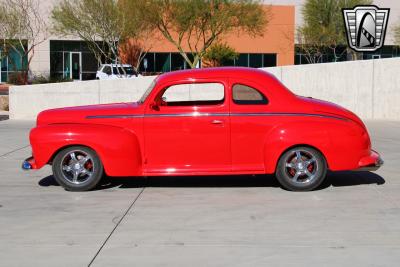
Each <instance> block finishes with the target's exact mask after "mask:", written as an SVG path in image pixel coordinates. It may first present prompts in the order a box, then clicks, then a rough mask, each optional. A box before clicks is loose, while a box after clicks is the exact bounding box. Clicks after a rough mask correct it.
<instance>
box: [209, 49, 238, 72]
mask: <svg viewBox="0 0 400 267" xmlns="http://www.w3.org/2000/svg"><path fill="white" fill-rule="evenodd" d="M238 57H239V54H238V53H237V52H236V51H235V49H233V48H232V47H230V46H229V45H227V44H214V45H212V46H211V47H210V48H209V49H208V50H207V52H206V54H205V55H204V59H205V60H206V61H207V62H206V63H208V64H206V65H208V66H210V67H219V66H224V65H225V64H227V63H229V62H231V61H233V60H235V59H238Z"/></svg>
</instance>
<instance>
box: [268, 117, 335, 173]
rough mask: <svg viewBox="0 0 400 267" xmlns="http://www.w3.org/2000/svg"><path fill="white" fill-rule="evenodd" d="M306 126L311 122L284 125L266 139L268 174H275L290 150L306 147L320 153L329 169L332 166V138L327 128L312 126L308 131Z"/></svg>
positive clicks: (276, 128) (279, 126)
mask: <svg viewBox="0 0 400 267" xmlns="http://www.w3.org/2000/svg"><path fill="white" fill-rule="evenodd" d="M304 124H307V125H310V121H296V122H295V123H293V122H292V123H291V124H288V123H283V124H280V125H277V126H276V127H275V128H274V129H273V130H272V131H271V132H269V133H268V134H267V135H266V137H265V142H264V166H265V172H266V173H268V174H272V173H275V171H276V166H277V164H278V161H279V159H280V157H281V156H282V155H283V154H284V153H285V152H286V151H288V150H289V149H292V148H293V147H298V146H305V147H310V148H313V149H316V150H317V151H319V152H320V153H321V154H322V155H323V157H324V159H325V161H326V163H327V166H328V168H329V166H331V160H330V159H331V156H330V154H331V150H330V147H331V144H332V142H331V137H330V134H328V130H327V129H328V128H327V127H321V125H316V124H311V126H310V127H309V129H308V130H307V131H304V130H303V131H302V130H301V129H304Z"/></svg>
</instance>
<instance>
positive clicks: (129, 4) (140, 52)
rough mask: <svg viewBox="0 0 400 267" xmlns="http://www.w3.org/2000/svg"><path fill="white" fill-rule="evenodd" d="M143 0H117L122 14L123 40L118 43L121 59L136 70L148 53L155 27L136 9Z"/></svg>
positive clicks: (154, 40)
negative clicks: (123, 21)
mask: <svg viewBox="0 0 400 267" xmlns="http://www.w3.org/2000/svg"><path fill="white" fill-rule="evenodd" d="M141 1H143V0H119V2H118V4H119V7H120V9H121V10H122V11H123V14H124V20H125V23H124V26H125V29H124V40H123V42H121V43H120V46H119V51H120V52H121V59H122V61H123V62H127V63H129V64H131V65H132V66H134V67H135V68H136V69H137V70H138V69H139V67H140V63H141V62H142V60H143V59H144V58H145V56H146V54H147V53H148V52H149V51H150V49H151V48H152V46H153V45H154V42H157V41H158V38H156V37H155V27H154V26H153V25H152V24H149V23H147V22H146V20H145V19H144V18H145V16H146V14H144V13H143V12H142V10H140V9H139V8H138V6H139V5H140V3H141Z"/></svg>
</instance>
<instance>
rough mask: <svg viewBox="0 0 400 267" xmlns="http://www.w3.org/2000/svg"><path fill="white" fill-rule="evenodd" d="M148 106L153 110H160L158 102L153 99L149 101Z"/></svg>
mask: <svg viewBox="0 0 400 267" xmlns="http://www.w3.org/2000/svg"><path fill="white" fill-rule="evenodd" d="M150 108H151V109H152V110H155V111H159V110H160V107H159V106H158V104H157V103H156V102H155V101H153V102H151V103H150Z"/></svg>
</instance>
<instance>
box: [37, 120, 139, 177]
mask: <svg viewBox="0 0 400 267" xmlns="http://www.w3.org/2000/svg"><path fill="white" fill-rule="evenodd" d="M30 141H31V144H32V150H33V151H32V153H33V156H34V159H35V164H36V168H41V167H42V166H43V165H45V164H48V163H51V160H52V158H53V157H54V155H55V154H56V152H58V151H59V150H60V149H62V148H64V147H68V146H72V145H82V146H87V147H90V148H92V149H93V150H94V151H96V153H97V154H98V155H99V157H100V159H101V161H102V163H103V165H104V170H105V172H106V174H108V175H110V176H135V175H142V173H143V170H142V168H143V164H142V154H141V149H140V144H139V141H138V138H137V136H136V134H135V133H134V132H132V131H130V130H128V129H125V128H121V127H115V126H109V125H107V126H106V125H96V124H90V125H86V124H51V125H43V126H38V127H36V128H33V129H32V130H31V133H30Z"/></svg>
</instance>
